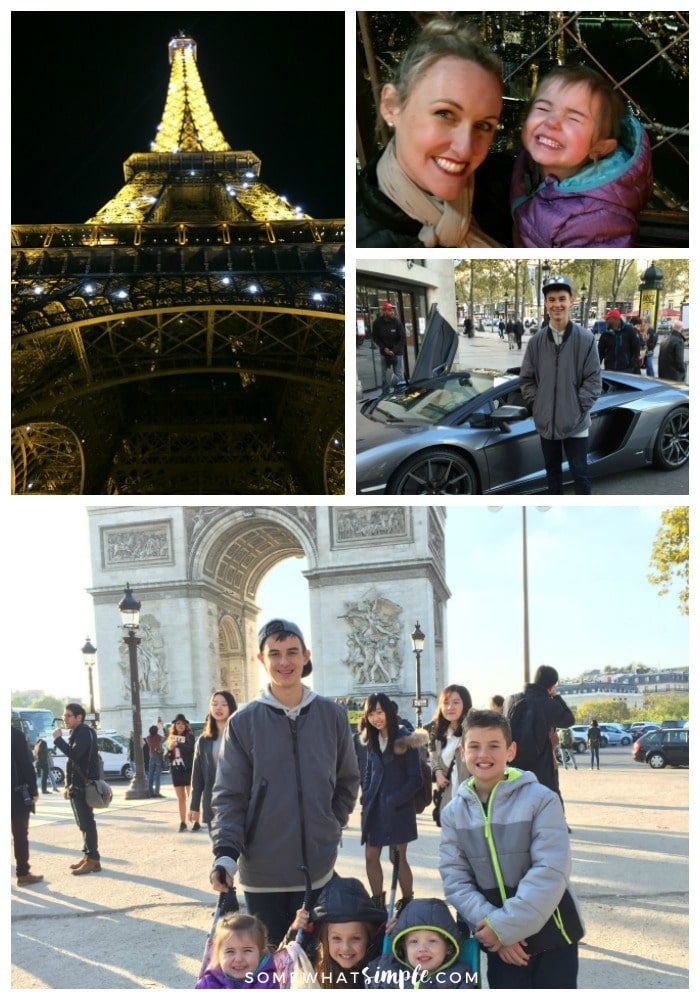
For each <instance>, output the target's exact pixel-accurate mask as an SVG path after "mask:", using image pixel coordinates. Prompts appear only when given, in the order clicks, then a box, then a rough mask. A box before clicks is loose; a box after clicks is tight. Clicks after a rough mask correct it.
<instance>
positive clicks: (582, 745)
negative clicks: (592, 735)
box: [569, 726, 588, 753]
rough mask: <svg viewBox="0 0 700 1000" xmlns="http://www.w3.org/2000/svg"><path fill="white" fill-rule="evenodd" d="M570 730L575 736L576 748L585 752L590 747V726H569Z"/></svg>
mask: <svg viewBox="0 0 700 1000" xmlns="http://www.w3.org/2000/svg"><path fill="white" fill-rule="evenodd" d="M569 731H570V732H571V735H572V736H573V738H574V750H576V752H577V753H585V752H586V750H587V749H588V726H569Z"/></svg>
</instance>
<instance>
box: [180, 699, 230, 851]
mask: <svg viewBox="0 0 700 1000" xmlns="http://www.w3.org/2000/svg"><path fill="white" fill-rule="evenodd" d="M237 707H238V706H237V705H236V699H235V698H234V697H233V695H232V694H231V692H230V691H215V692H214V694H213V695H212V696H211V698H210V699H209V712H208V714H207V718H206V720H205V722H204V729H203V730H202V735H201V736H200V737H199V739H198V740H197V744H196V746H195V748H194V762H193V764H192V794H191V796H190V811H189V813H188V814H187V818H188V819H189V821H190V823H192V824H193V826H192V831H193V832H194V833H196V832H197V831H198V830H201V826H200V823H199V817H200V812H201V816H202V819H203V821H204V822H205V823H206V824H207V828H208V829H209V833H210V834H211V821H212V818H213V813H212V811H211V793H212V792H213V790H214V781H215V779H216V762H217V761H218V759H219V750H220V749H221V744H222V742H223V738H224V733H225V732H226V726H227V724H228V720H229V718H230V717H231V716H232V715H233V713H234V712H235V711H236V708H237Z"/></svg>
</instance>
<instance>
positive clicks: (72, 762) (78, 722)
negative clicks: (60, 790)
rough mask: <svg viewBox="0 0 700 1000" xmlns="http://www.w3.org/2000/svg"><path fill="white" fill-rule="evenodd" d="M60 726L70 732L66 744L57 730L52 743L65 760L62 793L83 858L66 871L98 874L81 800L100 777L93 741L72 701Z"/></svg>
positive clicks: (87, 810)
mask: <svg viewBox="0 0 700 1000" xmlns="http://www.w3.org/2000/svg"><path fill="white" fill-rule="evenodd" d="M63 724H64V726H65V727H66V729H69V730H70V736H69V738H68V742H67V743H66V741H65V740H64V739H63V730H61V729H54V731H53V742H54V747H56V749H57V750H60V751H61V753H63V754H65V756H66V757H67V758H68V764H67V765H66V789H67V790H68V796H69V798H70V804H71V807H72V809H73V816H74V818H75V822H76V825H77V827H78V829H79V830H80V832H81V833H82V835H83V857H82V859H81V860H78V861H75V862H74V863H73V864H72V865H70V869H71V871H72V872H73V874H74V875H90V874H92V873H93V872H100V871H102V866H101V864H100V851H99V845H98V837H97V824H96V823H95V813H94V811H93V809H92V807H91V806H89V805H88V803H87V802H86V800H85V786H86V784H87V783H88V782H90V781H93V780H95V779H96V778H99V776H100V765H99V755H98V752H97V737H96V735H95V731H94V729H91V728H90V726H88V725H87V724H86V722H85V709H84V708H83V706H82V705H80V704H78V702H76V701H71V702H69V703H68V704H67V705H66V707H65V708H64V709H63Z"/></svg>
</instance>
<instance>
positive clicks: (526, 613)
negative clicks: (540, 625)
mask: <svg viewBox="0 0 700 1000" xmlns="http://www.w3.org/2000/svg"><path fill="white" fill-rule="evenodd" d="M489 510H490V511H491V512H492V513H498V512H499V511H501V510H503V508H502V507H489ZM537 510H540V511H548V510H550V508H549V507H538V508H537ZM522 553H523V680H524V681H525V683H526V684H529V683H530V600H529V597H530V592H529V580H528V574H527V507H525V506H523V508H522Z"/></svg>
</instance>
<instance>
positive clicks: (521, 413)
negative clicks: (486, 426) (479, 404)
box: [491, 406, 530, 434]
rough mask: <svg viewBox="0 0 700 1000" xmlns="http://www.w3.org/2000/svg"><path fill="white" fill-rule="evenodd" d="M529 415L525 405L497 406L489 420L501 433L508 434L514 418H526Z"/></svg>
mask: <svg viewBox="0 0 700 1000" xmlns="http://www.w3.org/2000/svg"><path fill="white" fill-rule="evenodd" d="M529 416H530V413H529V411H528V408H527V406H499V407H498V409H497V410H494V411H493V413H492V414H491V422H492V423H493V424H495V425H496V427H498V429H499V431H501V432H502V433H503V434H510V425H511V424H512V423H514V422H515V421H516V420H527V418H528V417H529Z"/></svg>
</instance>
